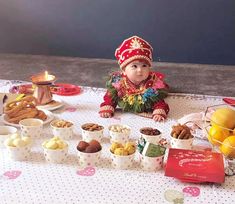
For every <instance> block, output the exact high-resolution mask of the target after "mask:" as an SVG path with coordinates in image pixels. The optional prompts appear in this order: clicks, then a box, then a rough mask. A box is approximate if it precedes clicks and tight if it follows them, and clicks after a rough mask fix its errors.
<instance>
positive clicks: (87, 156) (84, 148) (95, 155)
mask: <svg viewBox="0 0 235 204" xmlns="http://www.w3.org/2000/svg"><path fill="white" fill-rule="evenodd" d="M77 150H78V160H79V165H80V166H83V167H86V166H98V165H99V163H100V159H101V150H102V147H101V145H100V143H99V142H98V141H97V140H91V141H90V142H89V143H88V142H86V141H80V142H79V143H78V145H77Z"/></svg>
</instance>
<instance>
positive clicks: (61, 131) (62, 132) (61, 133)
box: [50, 121, 74, 140]
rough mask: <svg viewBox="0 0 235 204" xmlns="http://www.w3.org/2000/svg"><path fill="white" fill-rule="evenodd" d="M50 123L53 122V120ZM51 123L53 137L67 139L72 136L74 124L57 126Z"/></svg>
mask: <svg viewBox="0 0 235 204" xmlns="http://www.w3.org/2000/svg"><path fill="white" fill-rule="evenodd" d="M52 123H54V121H53V122H52ZM52 123H51V124H50V126H51V129H52V133H53V135H54V136H55V137H59V138H61V139H63V140H69V139H72V138H73V129H74V125H72V126H70V127H64V128H58V127H55V126H53V125H52Z"/></svg>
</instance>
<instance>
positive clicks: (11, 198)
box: [0, 80, 235, 204]
mask: <svg viewBox="0 0 235 204" xmlns="http://www.w3.org/2000/svg"><path fill="white" fill-rule="evenodd" d="M17 83H20V82H19V81H13V82H11V83H6V81H4V80H0V84H2V86H1V87H0V92H7V91H8V90H9V86H10V85H12V84H17ZM104 91H105V90H103V89H99V88H92V87H83V92H82V93H81V94H80V95H77V96H66V97H65V96H58V95H54V96H53V97H54V99H61V100H62V101H63V102H64V103H65V106H64V107H63V108H61V109H58V110H55V111H53V113H54V115H55V117H56V118H63V119H66V120H72V121H73V122H74V123H75V131H74V132H75V134H74V137H73V139H72V140H70V141H68V142H69V157H68V160H67V161H66V162H65V163H63V164H49V163H47V162H46V161H45V159H44V156H43V150H42V147H41V143H42V141H44V140H46V139H47V138H49V137H51V136H52V134H51V130H50V127H49V126H48V125H46V126H44V135H43V137H42V138H40V139H37V140H36V141H35V145H34V146H33V147H32V156H31V158H30V160H28V161H24V162H15V161H11V160H10V159H9V158H8V157H7V152H6V149H0V163H1V165H0V189H1V191H0V203H2V204H3V203H4V204H5V203H11V204H12V203H24V204H28V203H29V204H33V203H50V204H52V203H56V204H59V203H61V204H62V203H63V204H64V203H69V204H72V203H118V204H121V203H169V202H168V201H167V200H165V198H164V192H165V191H166V190H169V189H174V190H178V191H180V192H182V189H183V188H184V187H187V186H193V187H198V188H199V189H200V192H201V193H200V195H199V196H198V197H185V198H184V203H190V204H194V203H200V204H201V203H208V204H214V203H220V204H222V203H226V204H227V203H234V202H235V196H234V195H235V194H234V193H235V177H234V176H233V177H226V179H225V183H223V184H221V185H218V184H191V183H182V182H180V181H178V180H176V179H173V178H169V177H165V176H164V171H163V170H160V171H157V172H145V171H143V170H141V168H140V166H139V163H138V155H137V154H136V156H135V164H134V166H133V167H132V168H131V169H128V170H117V169H114V168H113V167H112V166H111V163H110V162H111V161H110V153H109V151H108V148H109V147H110V143H109V137H108V131H107V127H108V126H109V125H110V124H116V123H121V124H127V125H129V126H130V127H131V128H132V133H131V139H133V140H136V139H137V138H138V137H139V133H138V131H139V129H140V128H141V127H144V126H154V127H157V128H159V129H160V130H162V132H163V136H164V137H165V138H168V139H169V135H170V129H171V126H172V125H173V124H175V123H176V121H177V119H178V118H180V117H182V116H184V115H185V114H189V113H192V112H200V111H203V110H205V108H206V107H207V106H209V105H215V104H220V103H221V102H222V100H221V97H213V96H202V95H188V94H187V95H186V94H170V96H169V97H168V98H167V100H166V101H167V102H168V104H169V106H170V109H171V110H170V114H169V119H168V120H167V121H166V122H164V123H155V122H154V121H153V120H151V119H147V118H142V117H139V116H136V115H134V114H131V113H122V112H118V113H117V114H115V117H113V118H109V119H104V118H100V117H99V115H98V110H99V104H100V102H101V101H102V97H103V95H104ZM87 122H94V123H98V124H101V125H103V126H104V127H105V134H104V138H103V141H102V146H103V149H102V162H101V164H100V165H99V166H98V167H95V168H94V170H95V173H94V175H92V176H81V175H79V174H78V171H81V170H82V169H81V167H79V166H78V161H77V150H76V145H77V143H78V141H79V140H81V130H80V126H81V125H82V124H84V123H87ZM199 143H200V141H199ZM12 170H15V171H18V173H20V175H19V176H18V177H17V178H16V179H8V178H7V177H6V176H4V175H3V174H4V173H5V172H7V171H12Z"/></svg>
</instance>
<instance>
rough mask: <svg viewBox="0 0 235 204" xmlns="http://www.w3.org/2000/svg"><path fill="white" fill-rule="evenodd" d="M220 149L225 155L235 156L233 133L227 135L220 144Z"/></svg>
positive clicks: (234, 136)
mask: <svg viewBox="0 0 235 204" xmlns="http://www.w3.org/2000/svg"><path fill="white" fill-rule="evenodd" d="M219 149H220V151H221V153H223V154H224V155H225V156H226V157H228V158H231V159H234V158H235V135H232V136H229V137H227V138H226V139H225V140H224V141H223V143H222V145H221V146H220V148H219Z"/></svg>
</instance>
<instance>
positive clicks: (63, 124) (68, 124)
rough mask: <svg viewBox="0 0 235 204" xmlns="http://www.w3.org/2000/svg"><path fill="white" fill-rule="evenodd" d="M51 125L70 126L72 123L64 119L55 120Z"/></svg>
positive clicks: (58, 126)
mask: <svg viewBox="0 0 235 204" xmlns="http://www.w3.org/2000/svg"><path fill="white" fill-rule="evenodd" d="M52 125H53V126H54V127H57V128H68V127H71V126H72V125H73V123H71V122H69V121H66V120H56V121H55V122H53V123H52Z"/></svg>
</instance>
